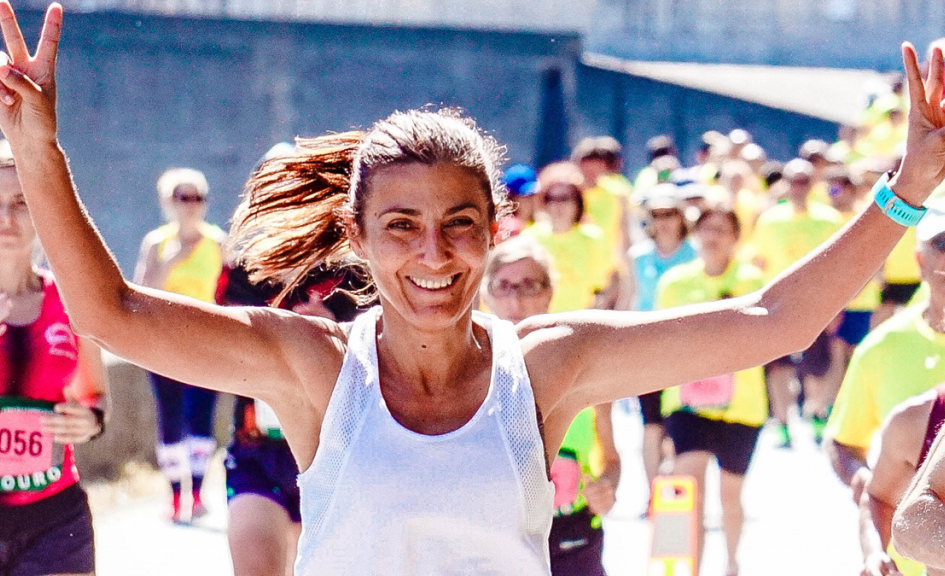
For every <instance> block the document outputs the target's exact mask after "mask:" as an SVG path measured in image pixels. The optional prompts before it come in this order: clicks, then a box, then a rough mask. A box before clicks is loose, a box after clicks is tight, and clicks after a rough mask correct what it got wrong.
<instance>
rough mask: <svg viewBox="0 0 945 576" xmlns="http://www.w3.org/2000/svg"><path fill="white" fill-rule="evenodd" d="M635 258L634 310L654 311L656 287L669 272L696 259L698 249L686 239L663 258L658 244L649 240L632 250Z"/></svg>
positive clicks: (632, 255) (632, 256)
mask: <svg viewBox="0 0 945 576" xmlns="http://www.w3.org/2000/svg"><path fill="white" fill-rule="evenodd" d="M630 256H631V258H633V272H634V278H635V280H636V291H635V294H634V297H633V309H634V310H654V309H655V308H656V286H657V284H658V283H659V281H660V278H662V277H663V274H665V273H666V271H667V270H669V269H670V268H673V267H674V266H679V265H680V264H685V263H686V262H692V261H693V260H695V259H696V256H697V254H696V249H695V248H693V246H692V243H691V242H690V241H689V240H688V239H686V240H683V241H682V244H680V245H679V248H677V249H676V251H675V252H673V253H672V254H667V255H666V256H663V255H662V254H660V253H659V250H657V249H656V243H655V242H653V241H652V240H647V241H646V242H644V243H642V244H638V245H635V246H634V247H632V248H631V249H630Z"/></svg>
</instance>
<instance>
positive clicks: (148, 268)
mask: <svg viewBox="0 0 945 576" xmlns="http://www.w3.org/2000/svg"><path fill="white" fill-rule="evenodd" d="M208 191H209V187H208V185H207V179H206V177H205V176H204V175H203V173H202V172H200V171H198V170H194V169H191V168H171V169H169V170H167V171H165V172H164V173H163V174H162V175H161V177H160V178H158V181H157V192H158V198H159V201H160V203H161V211H162V212H163V213H164V217H165V218H166V219H167V223H166V224H164V225H163V226H160V227H158V228H157V229H155V230H152V231H151V232H149V233H148V234H147V235H146V236H145V237H144V240H143V241H142V243H141V254H140V257H139V259H138V265H137V267H136V268H135V281H136V282H138V283H139V284H141V285H143V286H148V287H150V288H158V289H160V290H166V291H168V292H173V293H175V294H184V295H186V296H190V297H192V298H196V299H197V300H200V301H203V302H213V301H214V296H215V293H216V286H217V279H218V278H219V277H220V271H221V270H222V268H223V253H222V249H221V246H222V244H223V241H224V240H225V238H226V233H225V232H223V230H221V229H220V228H219V227H217V226H214V225H213V224H210V223H208V222H207V221H206V220H205V219H204V218H205V216H206V214H207V192H208ZM149 376H150V378H151V384H152V387H153V389H154V397H155V401H156V408H157V416H158V417H157V420H158V432H159V434H158V446H157V459H158V466H159V467H160V468H161V472H163V473H164V475H165V476H166V477H167V479H168V480H169V481H170V483H171V493H172V496H171V510H170V513H169V516H170V519H171V521H173V522H175V523H178V522H182V521H184V520H186V518H185V517H184V515H183V514H182V511H181V492H182V481H183V479H184V476H185V475H186V472H187V471H188V470H189V471H190V480H191V482H190V484H191V494H192V500H191V512H190V515H189V518H190V519H191V520H193V519H195V518H197V517H199V516H201V515H203V514H204V513H205V512H206V508H205V507H204V505H203V502H202V501H201V499H200V488H201V484H202V482H203V476H204V473H205V472H206V469H207V464H208V462H209V461H210V457H211V456H212V455H213V451H214V450H215V449H216V442H215V441H214V439H213V408H214V404H215V403H216V392H214V391H212V390H206V389H204V388H197V387H194V386H189V385H187V384H184V383H182V382H178V381H177V380H173V379H171V378H167V377H165V376H162V375H160V374H155V373H153V372H152V373H149Z"/></svg>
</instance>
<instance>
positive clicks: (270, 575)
mask: <svg viewBox="0 0 945 576" xmlns="http://www.w3.org/2000/svg"><path fill="white" fill-rule="evenodd" d="M229 512H230V521H229V531H228V537H229V542H230V556H231V557H232V558H233V574H234V576H287V575H291V574H292V563H291V562H289V561H288V559H289V558H293V557H294V555H295V554H294V552H293V551H290V549H291V550H294V549H295V546H296V545H297V539H298V536H297V534H298V528H297V527H296V525H295V524H294V523H293V522H292V521H291V520H290V519H289V515H288V514H287V513H286V511H285V509H283V508H282V507H281V506H279V505H278V504H276V503H275V502H273V501H272V500H270V499H268V498H265V497H263V496H258V495H256V494H240V495H239V496H236V497H235V498H233V499H232V500H230V504H229ZM293 530H294V532H293ZM293 533H294V534H296V536H295V539H294V540H293V539H292V538H291V534H293ZM290 554H291V556H290ZM293 560H294V558H293Z"/></svg>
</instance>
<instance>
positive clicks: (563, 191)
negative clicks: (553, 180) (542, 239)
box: [542, 184, 578, 230]
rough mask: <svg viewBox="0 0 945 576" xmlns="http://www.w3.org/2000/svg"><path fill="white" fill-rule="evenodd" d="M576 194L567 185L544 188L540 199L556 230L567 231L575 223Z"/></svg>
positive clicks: (576, 214)
mask: <svg viewBox="0 0 945 576" xmlns="http://www.w3.org/2000/svg"><path fill="white" fill-rule="evenodd" d="M576 194H577V192H576V191H575V189H574V188H573V187H572V186H570V185H568V184H552V185H550V186H548V187H547V188H545V190H544V192H543V194H542V199H543V201H544V205H545V212H547V213H548V217H549V218H550V219H551V225H552V226H553V227H554V228H555V229H556V230H561V229H568V228H570V227H571V226H574V225H575V224H576V223H577V219H578V202H577V196H576Z"/></svg>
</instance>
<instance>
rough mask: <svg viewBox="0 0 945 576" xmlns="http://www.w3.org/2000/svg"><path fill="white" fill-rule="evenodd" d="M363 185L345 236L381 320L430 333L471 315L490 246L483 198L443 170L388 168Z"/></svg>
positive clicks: (459, 174)
mask: <svg viewBox="0 0 945 576" xmlns="http://www.w3.org/2000/svg"><path fill="white" fill-rule="evenodd" d="M366 185H367V186H366V197H365V199H364V202H363V208H362V210H363V213H362V214H361V215H360V219H359V220H360V226H359V225H358V224H355V223H354V222H351V221H349V222H348V237H349V239H350V241H351V246H352V248H353V249H354V251H355V252H356V253H357V254H359V255H360V256H361V257H363V258H365V259H366V260H367V261H368V265H369V267H370V271H371V275H372V277H373V279H374V282H375V284H376V285H377V289H378V292H379V294H380V297H381V301H382V303H383V304H384V309H385V313H387V311H392V312H394V311H395V312H396V313H397V314H399V315H400V316H402V317H404V318H405V319H407V320H408V322H411V323H412V324H415V325H419V326H422V327H424V328H429V329H431V330H433V329H437V328H444V327H451V326H455V325H456V323H457V321H458V320H460V318H461V317H462V316H463V315H464V314H466V313H468V312H469V311H470V310H471V307H472V303H473V300H474V299H475V295H476V291H477V290H478V288H479V284H480V282H481V281H482V275H483V271H484V268H485V260H486V255H487V254H488V252H489V248H490V247H491V244H492V220H491V218H490V215H489V204H488V202H487V199H486V194H487V193H488V192H486V191H485V190H483V188H482V185H481V184H480V182H479V180H478V179H477V178H476V177H475V176H474V175H473V174H471V173H470V172H469V171H468V170H466V169H464V168H460V167H457V166H454V165H451V164H436V165H433V166H427V165H424V164H404V165H397V166H391V167H388V168H383V169H381V170H378V171H377V172H375V173H374V174H373V175H372V176H371V177H370V179H369V180H368V182H367V183H366Z"/></svg>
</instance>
